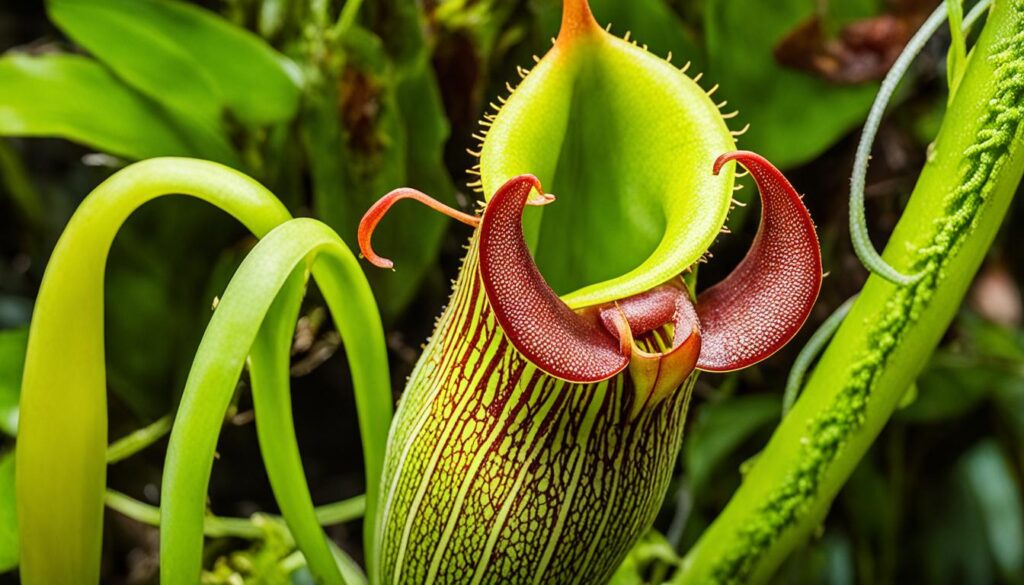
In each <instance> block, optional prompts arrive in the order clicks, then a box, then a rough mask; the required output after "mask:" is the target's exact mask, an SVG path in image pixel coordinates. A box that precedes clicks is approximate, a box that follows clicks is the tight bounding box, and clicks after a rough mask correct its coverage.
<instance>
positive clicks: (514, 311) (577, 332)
mask: <svg viewBox="0 0 1024 585" xmlns="http://www.w3.org/2000/svg"><path fill="white" fill-rule="evenodd" d="M534 189H536V190H537V192H538V193H539V194H541V195H542V196H543V193H544V192H543V191H542V190H541V185H540V181H538V180H537V178H536V177H534V176H533V175H520V176H518V177H514V178H512V179H510V180H509V181H508V182H507V183H505V184H504V185H502V186H501V188H499V189H498V190H497V191H496V192H495V193H494V196H493V197H491V200H490V202H489V203H488V204H487V208H486V209H485V210H484V215H483V219H482V221H481V222H480V279H481V281H482V282H483V285H484V290H485V291H486V292H487V299H488V301H489V302H490V304H491V308H492V309H493V310H494V315H495V317H496V318H497V320H498V323H499V324H500V325H501V328H502V330H503V331H504V332H505V335H507V336H508V339H509V341H510V342H511V343H512V345H513V346H515V348H516V349H517V350H518V351H519V352H520V353H521V354H523V356H524V357H525V358H526V359H527V360H529V361H530V362H531V363H533V364H534V365H536V366H537V367H538V368H540V369H541V370H543V371H544V372H546V373H548V374H550V375H552V376H555V377H557V378H561V379H563V380H568V381H570V382H580V383H583V382H598V381H601V380H606V379H608V378H610V377H612V376H614V375H615V374H617V373H619V372H621V371H622V370H623V369H624V368H625V367H626V365H627V364H628V363H629V356H628V355H623V354H622V352H621V351H620V344H619V341H618V340H616V339H614V338H613V337H612V336H611V335H609V334H608V333H607V332H606V331H605V330H604V328H603V327H602V326H601V325H600V324H599V323H598V322H597V321H596V320H595V319H587V318H586V317H584V316H583V315H579V314H577V313H575V312H573V311H572V309H570V308H569V307H568V306H567V305H566V304H565V303H563V302H562V300H561V299H560V298H558V295H556V294H555V291H553V290H551V287H549V286H548V284H547V282H545V281H544V277H543V276H541V274H540V271H539V270H538V269H537V265H536V264H535V263H534V262H533V258H532V257H531V256H530V250H529V249H528V248H527V247H526V241H525V240H524V239H523V218H522V216H523V208H524V207H525V206H526V205H527V204H528V203H529V204H533V205H544V204H546V203H549V202H551V201H553V200H554V198H553V197H551V196H544V197H543V199H541V200H531V199H530V193H531V192H532V191H533V190H534Z"/></svg>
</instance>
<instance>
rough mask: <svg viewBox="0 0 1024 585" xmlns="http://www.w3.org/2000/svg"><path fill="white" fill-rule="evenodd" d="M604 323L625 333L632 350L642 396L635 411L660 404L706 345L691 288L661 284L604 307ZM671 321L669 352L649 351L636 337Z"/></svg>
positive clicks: (631, 366) (633, 373) (631, 364)
mask: <svg viewBox="0 0 1024 585" xmlns="http://www.w3.org/2000/svg"><path fill="white" fill-rule="evenodd" d="M600 317H601V322H602V323H603V324H604V326H605V328H606V329H608V331H610V332H612V334H613V335H615V336H616V337H618V338H619V340H620V342H622V345H623V348H624V351H627V352H628V355H629V356H630V360H629V374H630V377H631V378H632V380H633V389H634V391H635V392H636V397H635V399H634V401H633V408H632V412H631V416H636V415H637V414H638V413H639V412H640V410H641V409H642V408H643V407H644V406H645V405H647V404H652V403H653V404H657V403H658V402H660V401H661V400H663V399H664V398H666V397H667V396H668V395H670V394H671V393H672V392H674V391H675V390H676V389H677V388H679V386H680V385H682V383H683V381H685V380H686V378H687V377H689V375H690V374H691V373H692V372H693V370H694V367H695V366H696V364H697V359H698V356H699V355H700V348H701V335H700V327H699V324H698V323H697V312H696V310H695V309H694V307H693V301H692V300H690V293H689V291H687V290H686V289H685V288H682V287H676V286H672V285H667V284H666V285H661V286H658V287H656V288H653V289H651V290H649V291H647V292H643V293H640V294H638V295H634V296H632V297H628V298H625V299H622V300H620V301H616V302H615V303H614V304H608V305H603V306H602V307H601V308H600ZM669 322H671V323H672V324H673V327H674V331H673V340H672V346H671V348H670V349H669V350H668V351H665V352H648V351H645V350H644V349H642V348H641V347H639V346H638V345H637V344H636V342H635V341H634V338H633V334H634V333H635V334H637V335H640V334H643V333H646V332H648V331H651V330H653V329H656V328H658V327H661V326H662V325H665V324H667V323H669Z"/></svg>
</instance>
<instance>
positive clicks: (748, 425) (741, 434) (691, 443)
mask: <svg viewBox="0 0 1024 585" xmlns="http://www.w3.org/2000/svg"><path fill="white" fill-rule="evenodd" d="M778 415H779V400H778V397H776V396H772V395H766V394H754V395H751V396H737V397H733V398H729V399H726V400H723V401H722V402H718V403H714V404H706V405H703V406H701V407H700V409H699V410H698V411H697V416H696V420H694V422H693V427H692V429H691V430H689V432H688V433H687V437H686V441H685V442H684V443H683V453H684V458H685V461H686V472H687V477H688V478H689V482H690V487H691V488H692V489H693V491H694V493H695V494H699V493H700V492H701V491H702V490H703V489H704V487H705V486H706V485H707V483H708V480H709V479H710V478H711V475H712V474H713V473H714V472H715V469H716V467H718V465H719V464H720V463H721V462H722V461H724V460H725V459H726V458H727V457H728V456H729V455H730V454H731V453H733V452H734V451H735V450H736V449H737V448H738V447H739V446H740V445H741V444H743V442H744V441H746V440H747V439H748V438H750V437H751V435H753V434H754V433H755V432H757V431H758V430H759V429H762V428H765V427H767V426H768V425H769V424H770V423H772V422H774V421H775V420H776V418H777V417H778Z"/></svg>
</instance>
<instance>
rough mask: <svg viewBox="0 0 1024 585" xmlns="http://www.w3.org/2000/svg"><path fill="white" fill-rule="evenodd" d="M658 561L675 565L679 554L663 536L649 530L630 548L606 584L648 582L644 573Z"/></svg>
mask: <svg viewBox="0 0 1024 585" xmlns="http://www.w3.org/2000/svg"><path fill="white" fill-rule="evenodd" d="M659 563H660V564H663V565H666V566H670V567H671V566H675V565H677V564H679V555H677V554H676V551H675V550H673V549H672V545H671V544H669V543H668V541H667V540H665V537H664V536H662V535H661V534H660V533H658V532H657V531H655V530H649V531H647V532H646V533H645V534H644V535H643V536H642V537H641V538H640V540H639V541H638V542H637V543H636V544H635V545H633V548H632V549H630V551H629V554H628V555H626V558H625V560H623V561H622V564H621V565H619V568H618V569H617V570H616V571H615V574H614V575H612V578H611V580H610V581H609V582H608V585H643V584H644V583H647V582H648V581H647V579H645V578H644V574H646V573H647V572H648V570H649V569H650V567H651V566H652V565H656V564H659Z"/></svg>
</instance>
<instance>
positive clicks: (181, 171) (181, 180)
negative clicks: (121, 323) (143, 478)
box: [17, 158, 291, 585]
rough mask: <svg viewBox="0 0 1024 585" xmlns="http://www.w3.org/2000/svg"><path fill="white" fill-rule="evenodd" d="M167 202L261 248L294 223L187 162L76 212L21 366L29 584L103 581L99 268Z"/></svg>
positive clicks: (132, 177)
mask: <svg viewBox="0 0 1024 585" xmlns="http://www.w3.org/2000/svg"><path fill="white" fill-rule="evenodd" d="M171 193H185V194H189V195H193V196H195V197H198V198H200V199H204V200H206V201H208V202H210V203H212V204H213V205H216V206H218V207H220V208H222V209H224V210H225V211H227V212H228V213H229V214H231V215H233V216H235V217H237V218H239V219H240V220H241V221H242V223H244V224H245V225H246V227H248V228H249V229H250V230H252V232H253V233H254V234H256V235H257V236H262V235H263V234H265V233H267V232H268V231H270V229H271V228H273V227H274V226H276V225H278V224H280V223H282V222H285V221H287V220H288V219H290V218H291V216H290V215H289V213H288V210H287V209H285V208H284V206H283V205H281V203H280V202H279V201H278V200H277V199H276V198H275V197H274V196H273V194H271V193H270V192H269V191H267V190H266V189H265V188H263V187H262V186H261V185H259V184H258V183H257V182H255V181H253V180H252V179H250V178H248V177H246V176H244V175H242V174H240V173H238V172H236V171H233V170H231V169H229V168H227V167H223V166H221V165H218V164H215V163H209V162H202V161H195V160H188V159H171V158H161V159H152V160H148V161H145V162H140V163H137V164H134V165H132V166H130V167H128V168H126V169H124V170H123V171H121V172H119V173H117V174H116V175H114V176H112V177H111V178H110V179H108V180H107V181H105V182H104V183H103V184H102V185H100V186H99V187H97V188H96V190H95V191H94V192H93V193H92V194H91V195H90V196H89V197H87V198H86V199H85V201H83V202H82V205H81V207H79V209H78V211H77V212H76V213H75V215H74V217H72V219H71V221H70V223H69V224H68V226H67V228H66V229H65V231H64V234H63V235H62V236H61V238H60V241H58V242H57V246H56V248H55V249H54V251H53V255H52V256H51V257H50V262H49V265H48V266H47V270H46V274H45V276H44V277H43V282H42V285H41V287H40V289H39V296H38V297H37V299H36V308H35V312H34V314H33V315H32V329H31V333H30V334H29V343H28V353H27V355H26V358H25V375H24V379H23V383H22V390H21V426H20V429H19V436H18V458H17V498H18V521H19V525H20V532H21V543H22V547H21V578H22V581H23V582H24V583H27V584H30V585H31V584H35V583H97V582H98V581H99V564H100V543H101V542H102V540H103V539H102V515H103V489H104V485H105V480H106V461H105V451H106V448H107V404H106V375H105V364H104V339H103V337H104V336H103V274H104V268H105V266H106V260H107V253H108V252H109V250H110V244H111V242H112V241H113V239H114V235H115V234H116V233H117V231H118V229H119V228H120V227H121V225H122V224H123V223H124V221H125V220H126V219H127V218H128V216H129V215H131V213H132V212H133V211H135V209H137V208H138V207H139V206H141V205H142V204H144V203H146V202H147V201H150V200H151V199H154V198H156V197H160V196H162V195H167V194H171ZM142 341H143V340H140V342H142Z"/></svg>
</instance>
